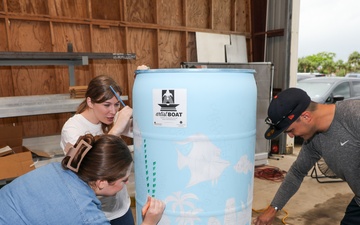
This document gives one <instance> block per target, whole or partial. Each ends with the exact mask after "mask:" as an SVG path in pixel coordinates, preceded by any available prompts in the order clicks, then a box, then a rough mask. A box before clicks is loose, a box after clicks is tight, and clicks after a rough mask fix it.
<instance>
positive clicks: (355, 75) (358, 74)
mask: <svg viewBox="0 0 360 225" xmlns="http://www.w3.org/2000/svg"><path fill="white" fill-rule="evenodd" d="M345 77H355V78H360V73H347V74H346V75H345Z"/></svg>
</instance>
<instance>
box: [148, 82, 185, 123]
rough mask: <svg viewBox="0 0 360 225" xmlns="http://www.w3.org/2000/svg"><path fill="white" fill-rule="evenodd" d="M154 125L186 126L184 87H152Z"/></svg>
mask: <svg viewBox="0 0 360 225" xmlns="http://www.w3.org/2000/svg"><path fill="white" fill-rule="evenodd" d="M153 110H154V111H153V112H154V125H155V126H163V127H186V124H187V115H186V112H187V92H186V89H153Z"/></svg>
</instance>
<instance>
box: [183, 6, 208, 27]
mask: <svg viewBox="0 0 360 225" xmlns="http://www.w3.org/2000/svg"><path fill="white" fill-rule="evenodd" d="M186 7H187V8H186V11H187V13H188V14H187V24H188V27H196V28H209V26H210V24H209V15H210V11H209V8H210V5H209V1H208V0H196V1H187V6H186Z"/></svg>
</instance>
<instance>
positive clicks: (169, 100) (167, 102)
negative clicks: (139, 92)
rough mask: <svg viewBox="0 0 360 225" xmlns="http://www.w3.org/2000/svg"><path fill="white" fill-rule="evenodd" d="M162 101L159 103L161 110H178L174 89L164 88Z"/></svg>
mask: <svg viewBox="0 0 360 225" xmlns="http://www.w3.org/2000/svg"><path fill="white" fill-rule="evenodd" d="M161 93H162V103H161V104H159V106H160V107H161V109H160V111H176V106H178V105H179V104H175V103H174V102H175V91H174V90H162V91H161Z"/></svg>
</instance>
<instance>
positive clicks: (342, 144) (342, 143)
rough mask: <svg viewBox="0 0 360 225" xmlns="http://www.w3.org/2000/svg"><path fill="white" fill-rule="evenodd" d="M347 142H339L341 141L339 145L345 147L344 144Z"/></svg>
mask: <svg viewBox="0 0 360 225" xmlns="http://www.w3.org/2000/svg"><path fill="white" fill-rule="evenodd" d="M348 142H349V140H347V141H345V142H341V141H340V145H341V146H344V145H345V144H346V143H348Z"/></svg>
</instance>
